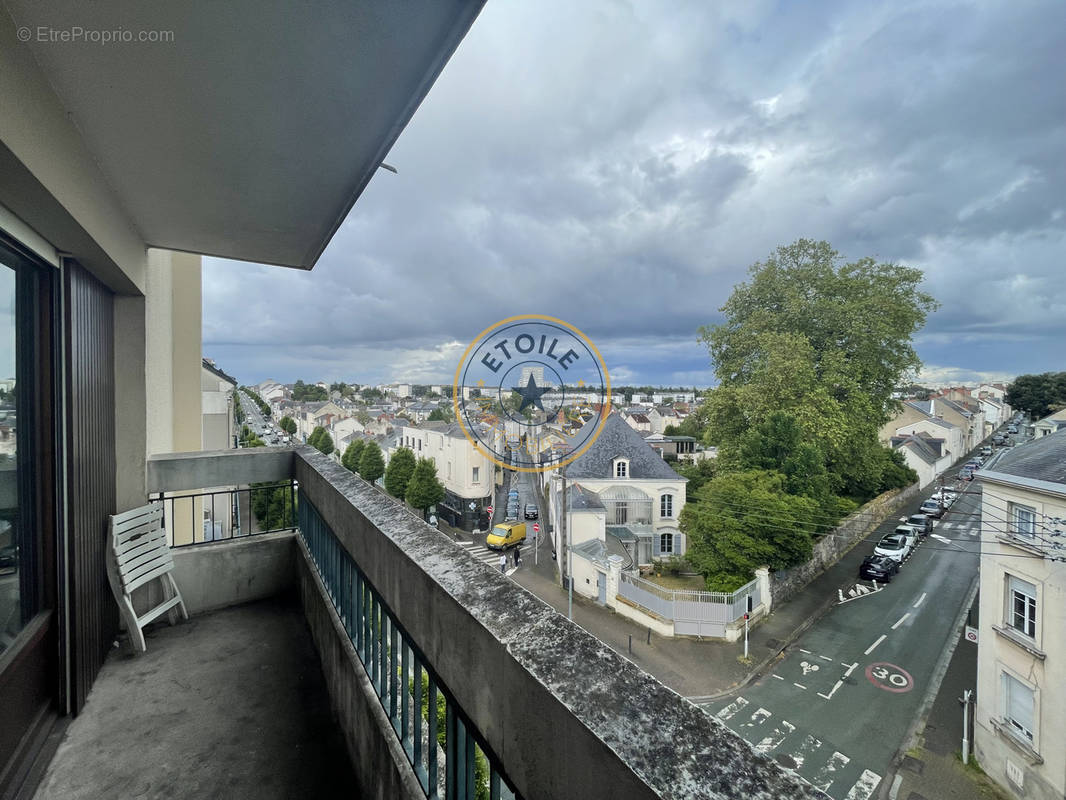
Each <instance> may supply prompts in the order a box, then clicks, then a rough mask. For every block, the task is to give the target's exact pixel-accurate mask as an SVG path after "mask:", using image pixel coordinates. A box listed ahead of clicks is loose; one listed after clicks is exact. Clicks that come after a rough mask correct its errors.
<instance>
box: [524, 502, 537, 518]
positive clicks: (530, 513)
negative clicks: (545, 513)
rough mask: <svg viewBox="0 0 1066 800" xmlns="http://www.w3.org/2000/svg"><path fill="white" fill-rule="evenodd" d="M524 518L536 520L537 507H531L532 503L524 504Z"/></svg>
mask: <svg viewBox="0 0 1066 800" xmlns="http://www.w3.org/2000/svg"><path fill="white" fill-rule="evenodd" d="M525 517H526V519H536V518H537V507H536V506H535V505H533V504H532V503H526V513H525Z"/></svg>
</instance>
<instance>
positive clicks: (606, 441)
mask: <svg viewBox="0 0 1066 800" xmlns="http://www.w3.org/2000/svg"><path fill="white" fill-rule="evenodd" d="M588 424H589V425H595V424H597V420H592V421H591V422H589V423H588ZM619 457H621V458H627V459H629V477H630V478H636V479H641V478H661V479H663V480H671V481H676V480H685V479H684V478H682V477H681V476H680V475H678V474H677V473H676V472H674V470H673V469H671V468H670V465H669V464H667V463H666V462H665V461H663V459H662V456H660V455H659V454H658V453H657V452H655V451H654V450H652V448H651V447H650V446H649V445H648V443H647V442H645V441H644V438H643V437H642V436H641V435H640V434H639V433H637V432H636V431H635V430H633V428H631V427H630V426H629V425H628V424H626V422H625V420H623V419H622V418H621V417H620V416H618V415H617V414H611V415H610V416H608V417H607V419H606V420H604V423H603V430H602V431H600V435H599V436H598V437H597V438H596V441H594V442H593V443H592V445H591V446H590V447H589V449H588V450H586V451H585V452H584V453H582V454H581V456H580V457H579V458H577V459H576V460H575V461H574V462H573V463H571V464H570V465H568V466H567V467H566V476H567V477H568V478H612V477H614V473H613V470H612V466H613V463H612V462H613V461H614V459H616V458H619Z"/></svg>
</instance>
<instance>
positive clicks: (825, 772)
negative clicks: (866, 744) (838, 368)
mask: <svg viewBox="0 0 1066 800" xmlns="http://www.w3.org/2000/svg"><path fill="white" fill-rule="evenodd" d="M849 761H851V759H850V758H848V757H847V756H846V755H844V754H843V753H836V752H834V753H833V755H832V756H830V758H829V760H828V761H827V762H826V763H825V765H824V766H823V767H822V768H821V769H820V770H818V773H817V774H816V775H815V776H814V777H813V778H811V783H813V784H814V785H815V786H817V787H818V788H819V789H821V790H822V791H823V792H824V791H826V790H827V789H828V788H829V785H830V784H831V783H832V782H833V781H834V780H836V773H837V772H839V771H840V770H842V769H843V768H844V767H846V766H847V765H848V762H849Z"/></svg>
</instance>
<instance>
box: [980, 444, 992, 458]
mask: <svg viewBox="0 0 1066 800" xmlns="http://www.w3.org/2000/svg"><path fill="white" fill-rule="evenodd" d="M990 455H992V447H991V445H987V444H986V445H985V446H984V447H982V448H981V457H982V458H988V457H989V456H990Z"/></svg>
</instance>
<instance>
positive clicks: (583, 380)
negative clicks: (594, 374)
mask: <svg viewBox="0 0 1066 800" xmlns="http://www.w3.org/2000/svg"><path fill="white" fill-rule="evenodd" d="M577 385H578V386H584V385H585V379H584V378H578V380H577Z"/></svg>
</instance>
